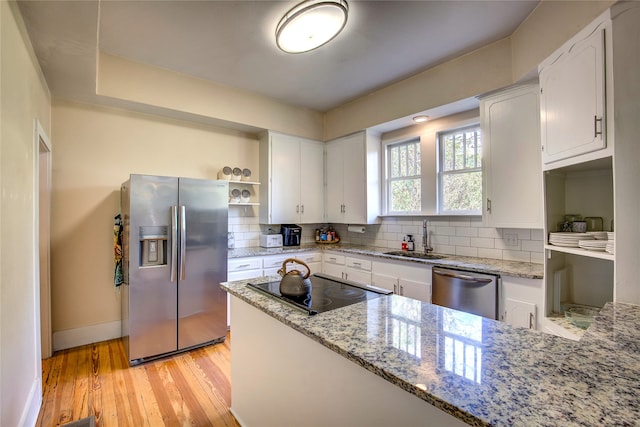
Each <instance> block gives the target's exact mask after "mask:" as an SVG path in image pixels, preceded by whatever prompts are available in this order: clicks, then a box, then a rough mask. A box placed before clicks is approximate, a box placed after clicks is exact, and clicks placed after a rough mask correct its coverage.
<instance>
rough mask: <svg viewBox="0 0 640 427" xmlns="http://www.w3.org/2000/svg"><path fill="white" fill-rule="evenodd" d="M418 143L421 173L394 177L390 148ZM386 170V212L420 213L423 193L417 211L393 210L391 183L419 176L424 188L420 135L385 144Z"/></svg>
mask: <svg viewBox="0 0 640 427" xmlns="http://www.w3.org/2000/svg"><path fill="white" fill-rule="evenodd" d="M416 143H417V144H418V146H419V147H420V156H419V159H420V171H421V173H420V174H419V175H412V176H405V177H402V178H398V179H392V178H391V165H390V162H391V156H390V155H389V150H391V149H392V148H393V147H397V146H400V145H409V144H416ZM383 145H384V170H385V179H384V185H383V190H384V191H383V197H384V198H383V200H384V205H385V209H384V212H386V214H387V215H395V216H401V215H416V214H420V213H421V212H422V203H423V201H422V195H421V202H420V206H419V208H418V210H415V211H392V210H391V200H390V198H391V183H392V182H393V181H397V180H406V179H416V178H419V179H420V188H421V189H422V186H423V185H424V176H423V174H422V170H423V165H422V144H421V140H420V137H411V138H408V139H402V140H398V141H389V142H385V143H384V144H383Z"/></svg>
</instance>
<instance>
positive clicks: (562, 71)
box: [538, 21, 611, 169]
mask: <svg viewBox="0 0 640 427" xmlns="http://www.w3.org/2000/svg"><path fill="white" fill-rule="evenodd" d="M606 37H611V21H603V22H601V23H600V24H597V23H596V25H591V26H588V27H587V28H585V29H584V30H583V31H581V32H580V33H579V34H578V35H577V36H576V37H574V38H573V39H572V40H571V41H570V42H567V43H565V44H564V45H563V46H562V47H561V48H560V49H558V50H557V51H556V52H555V53H554V54H553V55H551V56H550V57H549V58H548V59H547V60H545V61H544V62H543V63H542V64H540V66H539V67H538V70H539V76H540V123H541V139H542V149H543V152H542V160H543V162H544V163H545V165H546V167H545V169H548V168H554V167H557V166H556V165H550V164H552V163H554V162H558V161H560V160H563V159H569V158H574V157H576V156H579V155H582V154H586V153H591V152H595V151H597V150H602V149H604V148H606V147H607V132H606V128H607V119H606V114H607V110H606V96H605V94H606V90H605V85H606V81H605V63H606V56H605V54H606V47H605V40H606ZM608 154H609V153H600V155H593V156H591V158H590V159H587V160H591V159H593V158H597V157H602V156H604V155H608ZM565 164H567V162H564V164H560V165H558V166H564V165H565Z"/></svg>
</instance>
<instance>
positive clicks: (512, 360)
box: [222, 277, 640, 426]
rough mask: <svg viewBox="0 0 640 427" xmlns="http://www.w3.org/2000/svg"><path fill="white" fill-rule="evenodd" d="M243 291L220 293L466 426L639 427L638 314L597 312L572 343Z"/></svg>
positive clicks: (414, 308) (478, 321)
mask: <svg viewBox="0 0 640 427" xmlns="http://www.w3.org/2000/svg"><path fill="white" fill-rule="evenodd" d="M278 279H279V277H276V278H274V277H270V278H269V277H267V278H260V279H254V280H252V281H254V282H255V281H258V280H261V281H270V280H278ZM247 282H248V281H246V280H240V281H235V282H228V283H223V284H222V288H223V289H225V290H226V291H228V292H229V293H230V294H232V295H234V296H236V297H238V298H240V299H242V300H243V301H245V302H247V303H249V304H251V305H252V306H254V307H256V308H258V309H259V310H261V311H263V312H265V313H266V314H268V315H269V316H272V317H273V318H275V319H277V320H279V321H281V322H282V323H284V324H286V325H288V326H290V327H291V328H293V329H295V330H297V331H299V332H301V333H302V334H304V335H306V336H308V337H310V338H311V339H313V340H315V341H317V342H318V343H320V344H321V345H324V346H325V347H327V348H329V349H331V350H333V351H335V352H337V353H338V354H340V355H342V356H344V357H346V358H347V359H349V360H351V361H353V362H355V363H356V364H358V365H360V366H362V367H363V368H365V369H368V370H369V371H371V372H373V373H375V374H377V375H379V376H381V377H382V378H384V379H385V380H387V381H389V382H391V383H393V384H395V385H397V386H398V387H401V388H402V389H404V390H406V391H407V392H409V393H411V394H414V395H416V396H417V397H419V398H421V399H423V400H425V401H426V402H429V403H430V404H433V405H434V406H436V407H438V408H440V409H441V410H443V411H445V412H447V413H449V414H451V415H453V416H455V417H457V418H459V419H461V420H463V421H465V422H467V423H468V424H471V425H496V426H513V425H519V426H534V425H544V426H585V425H586V426H591V425H593V426H601V425H635V424H637V423H638V420H640V336H639V334H638V332H637V331H638V329H639V328H638V327H639V326H640V306H634V305H629V304H622V303H609V304H607V305H606V306H605V307H604V308H603V309H602V311H601V312H600V315H599V316H598V317H597V319H596V320H595V321H594V323H593V324H592V325H591V327H590V328H589V329H588V330H587V332H586V333H585V335H584V337H583V338H582V339H581V340H580V341H577V342H576V341H571V340H568V339H564V338H561V337H557V336H554V335H548V334H544V333H542V332H538V331H530V330H528V329H523V328H515V327H512V326H511V325H508V324H506V323H503V322H498V321H494V320H490V319H485V318H482V317H478V316H474V315H470V314H466V313H462V312H458V311H455V310H450V309H447V308H444V307H440V306H436V305H432V304H428V303H424V302H421V301H418V300H413V299H410V298H405V297H402V296H398V295H388V296H381V297H379V298H376V299H373V300H369V301H366V302H361V303H357V304H353V305H351V306H347V307H343V308H339V309H336V310H332V311H328V312H324V313H320V314H317V315H315V316H307V315H305V314H303V313H301V312H300V311H298V310H296V309H293V308H290V307H288V306H285V305H284V304H282V303H280V302H278V301H276V300H275V299H272V298H269V297H267V296H264V295H263V294H260V293H258V292H256V291H254V290H252V289H249V288H247V287H246V286H245V285H246V283H247ZM395 328H398V331H399V330H400V329H403V330H405V331H414V332H415V333H412V334H406V335H404V334H394V333H393V330H394V329H395ZM389 329H391V330H389ZM385 330H387V331H388V333H384V332H382V331H385ZM373 331H380V332H379V333H374V332H373ZM463 352H464V354H463ZM462 356H465V357H464V358H463V357H462Z"/></svg>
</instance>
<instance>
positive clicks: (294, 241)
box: [280, 224, 302, 246]
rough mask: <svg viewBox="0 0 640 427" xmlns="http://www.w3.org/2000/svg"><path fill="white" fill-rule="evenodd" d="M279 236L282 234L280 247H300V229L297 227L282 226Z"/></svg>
mask: <svg viewBox="0 0 640 427" xmlns="http://www.w3.org/2000/svg"><path fill="white" fill-rule="evenodd" d="M280 234H282V246H300V241H301V240H302V227H300V226H299V225H295V224H282V225H281V226H280Z"/></svg>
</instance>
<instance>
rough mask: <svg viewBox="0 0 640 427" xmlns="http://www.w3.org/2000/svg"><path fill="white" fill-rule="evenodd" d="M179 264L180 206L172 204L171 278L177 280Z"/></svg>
mask: <svg viewBox="0 0 640 427" xmlns="http://www.w3.org/2000/svg"><path fill="white" fill-rule="evenodd" d="M177 265H178V207H177V206H171V267H170V268H169V276H170V277H169V280H171V282H175V281H176V279H177V277H176V272H177V269H176V267H177Z"/></svg>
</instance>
